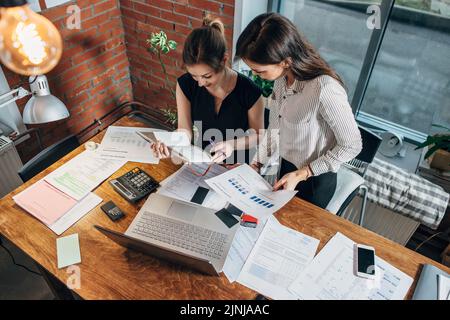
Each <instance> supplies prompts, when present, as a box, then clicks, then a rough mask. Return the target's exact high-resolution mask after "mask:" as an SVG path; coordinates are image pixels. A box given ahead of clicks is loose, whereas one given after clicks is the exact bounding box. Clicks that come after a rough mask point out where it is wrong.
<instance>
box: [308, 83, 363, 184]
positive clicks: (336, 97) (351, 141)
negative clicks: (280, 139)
mask: <svg viewBox="0 0 450 320" xmlns="http://www.w3.org/2000/svg"><path fill="white" fill-rule="evenodd" d="M319 112H320V115H321V116H322V118H323V119H324V120H325V122H326V123H327V124H328V125H329V127H330V128H331V130H332V131H333V133H334V136H335V138H336V146H335V147H334V148H332V149H330V150H328V151H327V152H326V153H325V154H324V155H322V156H321V157H319V158H318V159H316V160H314V161H312V162H311V163H310V168H311V171H312V172H313V174H314V175H315V176H317V175H320V174H322V173H326V172H330V171H333V172H336V171H337V170H338V169H339V167H340V165H341V164H342V163H344V162H347V161H350V160H351V159H353V158H355V157H356V156H357V155H358V154H359V153H360V152H361V149H362V141H361V133H360V132H359V129H358V125H357V123H356V121H355V117H354V115H353V112H352V108H351V107H350V104H349V103H348V98H347V94H346V92H345V90H344V88H343V87H342V86H341V85H339V84H338V83H336V82H334V81H333V82H329V83H326V84H324V85H323V86H322V88H321V93H320V106H319Z"/></svg>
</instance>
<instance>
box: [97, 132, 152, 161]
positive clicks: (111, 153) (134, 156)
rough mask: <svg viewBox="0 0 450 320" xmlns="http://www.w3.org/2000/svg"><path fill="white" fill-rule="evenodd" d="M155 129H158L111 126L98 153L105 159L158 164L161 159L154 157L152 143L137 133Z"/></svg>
mask: <svg viewBox="0 0 450 320" xmlns="http://www.w3.org/2000/svg"><path fill="white" fill-rule="evenodd" d="M155 130H157V129H149V128H135V127H116V126H110V127H108V129H107V130H106V133H105V136H104V137H103V140H102V143H101V144H100V146H99V148H98V150H96V155H98V156H99V157H100V158H104V159H116V160H123V161H133V162H141V163H152V164H157V163H159V159H158V158H155V157H154V155H153V152H152V150H151V148H150V143H149V142H147V141H145V140H144V139H142V137H141V136H139V135H138V134H137V133H138V132H141V131H145V132H148V131H155Z"/></svg>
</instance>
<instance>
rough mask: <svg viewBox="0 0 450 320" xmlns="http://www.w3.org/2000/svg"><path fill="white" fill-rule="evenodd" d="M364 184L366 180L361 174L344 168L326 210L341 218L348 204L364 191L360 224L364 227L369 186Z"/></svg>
mask: <svg viewBox="0 0 450 320" xmlns="http://www.w3.org/2000/svg"><path fill="white" fill-rule="evenodd" d="M364 182H365V180H364V178H363V177H361V176H360V175H359V174H357V173H356V172H353V171H352V170H350V169H348V168H347V167H346V166H342V167H341V168H340V169H339V170H338V172H337V181H336V191H335V192H334V195H333V197H332V198H331V200H330V202H329V203H328V206H327V207H326V209H327V210H328V211H330V212H331V213H334V214H336V215H338V216H341V215H342V213H343V212H344V210H345V208H347V206H348V204H349V203H350V202H351V201H352V200H353V198H354V197H355V196H356V195H357V194H358V193H359V190H363V191H364V196H363V201H362V205H361V213H360V216H359V222H358V224H359V225H360V226H362V225H363V223H364V212H365V208H366V201H367V186H365V185H364Z"/></svg>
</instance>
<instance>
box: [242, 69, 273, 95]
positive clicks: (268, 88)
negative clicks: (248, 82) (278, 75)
mask: <svg viewBox="0 0 450 320" xmlns="http://www.w3.org/2000/svg"><path fill="white" fill-rule="evenodd" d="M246 75H247V76H248V77H249V78H250V79H252V80H253V82H254V83H255V84H256V85H257V86H258V87H260V88H261V90H262V95H263V96H264V97H266V98H267V97H268V96H270V95H271V94H272V91H273V81H269V80H264V79H262V78H261V77H260V76H258V75H255V74H253V72H252V70H248V71H247V74H246Z"/></svg>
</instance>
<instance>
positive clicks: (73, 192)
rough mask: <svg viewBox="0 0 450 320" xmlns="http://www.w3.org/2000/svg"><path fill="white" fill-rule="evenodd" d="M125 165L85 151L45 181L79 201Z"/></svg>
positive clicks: (120, 161) (123, 162)
mask: <svg viewBox="0 0 450 320" xmlns="http://www.w3.org/2000/svg"><path fill="white" fill-rule="evenodd" d="M125 163H126V161H124V160H111V159H101V158H96V157H95V155H94V152H92V151H84V152H82V153H81V154H79V155H77V156H76V157H74V158H73V159H71V160H70V161H69V162H67V163H65V164H64V165H62V166H61V167H59V168H58V169H56V170H55V171H53V172H52V173H50V174H49V175H47V176H46V177H45V178H44V179H45V181H47V182H48V183H50V184H51V185H53V186H54V187H56V188H58V189H59V190H61V191H63V192H64V193H66V194H67V195H69V196H70V197H72V198H73V199H75V200H77V201H79V200H81V199H83V198H84V197H85V196H87V195H88V193H89V192H91V191H92V190H94V189H95V188H96V187H97V186H98V185H99V184H101V183H102V182H103V181H104V180H106V179H107V178H108V177H109V176H111V175H112V174H113V173H114V172H116V171H117V170H119V169H120V168H121V167H122V166H123V165H124V164H125Z"/></svg>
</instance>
